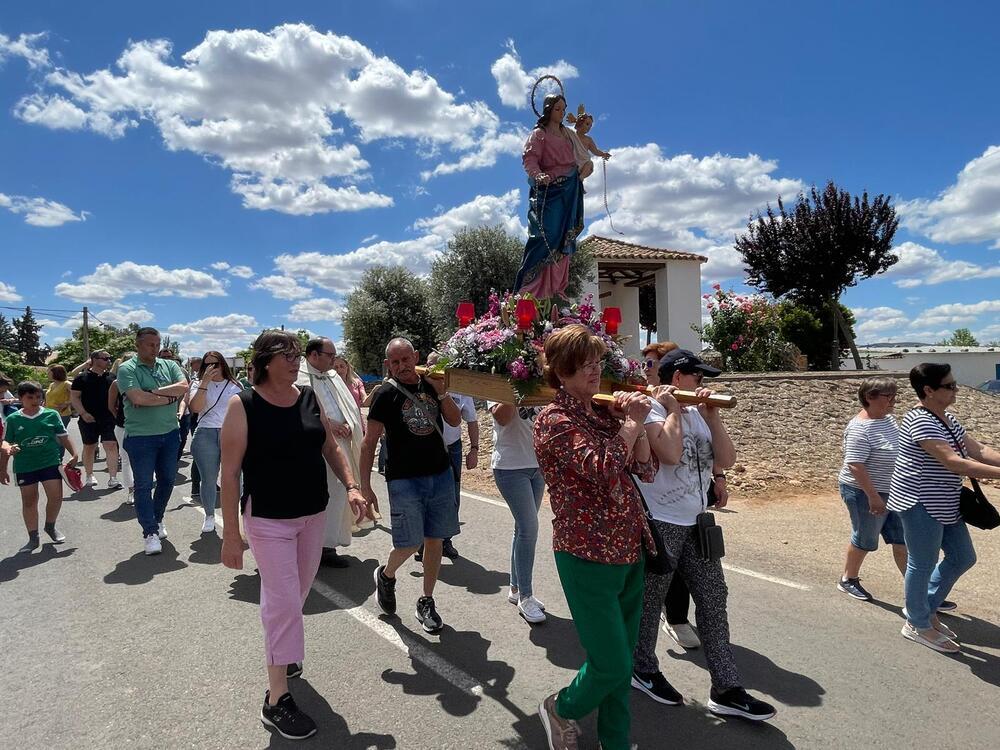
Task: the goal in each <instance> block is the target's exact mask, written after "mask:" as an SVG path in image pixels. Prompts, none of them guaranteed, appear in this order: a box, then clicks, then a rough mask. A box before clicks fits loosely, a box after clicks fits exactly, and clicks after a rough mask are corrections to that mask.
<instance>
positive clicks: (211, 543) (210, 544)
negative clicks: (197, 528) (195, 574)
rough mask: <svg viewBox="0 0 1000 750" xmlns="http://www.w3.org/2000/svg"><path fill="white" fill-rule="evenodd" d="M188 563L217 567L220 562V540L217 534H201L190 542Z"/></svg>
mask: <svg viewBox="0 0 1000 750" xmlns="http://www.w3.org/2000/svg"><path fill="white" fill-rule="evenodd" d="M188 562H192V563H198V564H200V565H218V564H219V563H220V562H222V540H221V539H220V538H219V536H218V535H217V534H202V535H200V536H199V537H198V538H197V539H195V540H194V541H193V542H191V554H190V555H189V556H188Z"/></svg>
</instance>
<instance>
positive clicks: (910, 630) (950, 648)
mask: <svg viewBox="0 0 1000 750" xmlns="http://www.w3.org/2000/svg"><path fill="white" fill-rule="evenodd" d="M899 632H900V635H902V636H903V637H904V638H907V639H908V640H911V641H913V642H914V643H919V644H921V645H922V646H927V648H932V649H934V650H935V651H940V652H942V653H945V654H957V653H958V652H959V651H961V650H962V647H961V646H959V645H958V644H957V643H955V642H954V641H953V640H951V639H950V638H949V637H948V636H946V635H945V634H944V633H939V632H938V631H936V630H933V629H932V630H931V632H932V633H933V635H932V636H926V635H924V634H923V633H921V632H920V631H919V630H917V629H916V628H915V627H913V626H912V625H911V624H910V623H906V624H905V625H903V629H902V630H901V631H899Z"/></svg>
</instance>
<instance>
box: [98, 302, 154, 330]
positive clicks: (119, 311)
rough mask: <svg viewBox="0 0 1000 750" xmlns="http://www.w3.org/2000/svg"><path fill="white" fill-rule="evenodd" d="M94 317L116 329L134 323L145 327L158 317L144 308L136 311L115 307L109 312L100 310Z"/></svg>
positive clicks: (108, 310)
mask: <svg viewBox="0 0 1000 750" xmlns="http://www.w3.org/2000/svg"><path fill="white" fill-rule="evenodd" d="M94 317H96V318H97V320H98V321H99V322H101V323H104V324H106V325H109V326H114V327H115V328H125V327H127V326H129V325H131V324H132V323H135V324H137V325H140V326H141V325H145V324H146V323H150V322H152V321H153V319H154V318H155V317H156V316H155V315H153V313H151V312H150V311H149V310H147V309H145V308H144V307H140V308H138V309H135V310H131V309H129V308H127V307H114V308H109V309H107V310H100V311H99V312H97V313H95V314H94Z"/></svg>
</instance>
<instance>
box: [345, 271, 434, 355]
mask: <svg viewBox="0 0 1000 750" xmlns="http://www.w3.org/2000/svg"><path fill="white" fill-rule="evenodd" d="M428 296H429V290H428V284H427V282H426V281H425V280H424V279H421V278H420V277H418V276H416V275H415V274H413V273H412V272H411V271H409V270H407V269H406V268H404V267H403V266H373V267H372V268H369V269H368V270H367V271H365V274H364V276H362V277H361V282H360V283H359V284H358V286H356V287H355V288H354V291H353V292H351V293H350V294H349V295H347V299H346V301H345V307H344V319H343V323H344V340H345V342H346V344H347V352H346V354H347V356H348V358H350V360H351V361H352V362H353V363H354V365H355V367H356V368H357V370H358V371H359V372H365V373H375V374H380V373H381V372H382V362H383V360H384V359H385V345H386V344H387V343H389V340H390V339H392V338H393V337H395V336H405V337H407V338H408V339H410V341H412V342H413V345H414V347H416V349H417V351H419V352H420V354H421V357H426V356H427V354H428V353H429V352H430V351H431V350H432V349H433V348H434V346H435V343H436V340H435V338H434V323H433V320H432V317H431V311H430V304H429V302H428Z"/></svg>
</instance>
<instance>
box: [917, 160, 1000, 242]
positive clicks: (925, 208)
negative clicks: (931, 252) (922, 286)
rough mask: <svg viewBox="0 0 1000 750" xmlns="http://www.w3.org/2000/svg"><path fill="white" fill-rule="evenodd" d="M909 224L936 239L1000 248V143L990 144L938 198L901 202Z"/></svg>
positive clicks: (938, 240) (937, 240)
mask: <svg viewBox="0 0 1000 750" xmlns="http://www.w3.org/2000/svg"><path fill="white" fill-rule="evenodd" d="M900 214H901V215H902V217H903V220H904V222H905V223H906V225H907V226H908V227H909V228H911V229H913V230H915V231H918V232H920V233H921V234H924V235H926V236H927V237H930V238H931V239H932V240H934V241H936V242H948V243H958V242H988V241H993V243H994V244H993V247H995V248H1000V146H990V147H989V148H987V149H986V151H984V152H983V154H982V156H979V157H976V158H975V159H973V160H972V161H970V162H969V163H968V164H966V165H965V167H964V168H963V169H962V171H961V172H959V174H958V179H957V181H956V182H955V184H954V185H951V186H950V187H948V188H947V189H946V190H944V191H943V192H942V193H941V194H940V195H939V196H938V197H937V198H935V199H934V200H929V201H928V200H914V201H910V202H909V203H904V204H902V205H901V206H900Z"/></svg>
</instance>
